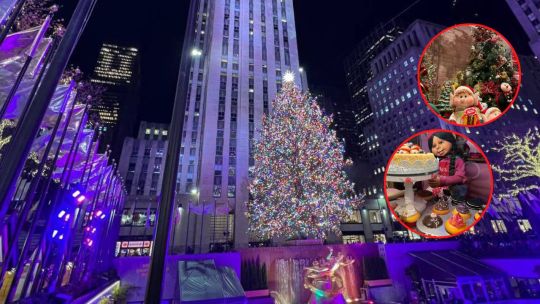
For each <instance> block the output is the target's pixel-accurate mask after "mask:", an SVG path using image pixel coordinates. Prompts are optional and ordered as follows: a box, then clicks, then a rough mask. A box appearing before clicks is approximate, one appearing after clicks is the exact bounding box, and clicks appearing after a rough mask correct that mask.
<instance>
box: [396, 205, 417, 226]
mask: <svg viewBox="0 0 540 304" xmlns="http://www.w3.org/2000/svg"><path fill="white" fill-rule="evenodd" d="M400 211H401V213H400V214H399V215H400V217H401V219H402V220H403V221H404V222H405V223H408V224H416V221H418V219H419V218H420V213H419V212H418V211H417V210H416V209H415V208H414V206H413V205H412V204H405V206H404V208H402V209H401V210H400Z"/></svg>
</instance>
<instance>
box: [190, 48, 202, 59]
mask: <svg viewBox="0 0 540 304" xmlns="http://www.w3.org/2000/svg"><path fill="white" fill-rule="evenodd" d="M201 55H202V51H201V50H199V49H197V48H194V49H192V50H191V56H192V57H199V56H201Z"/></svg>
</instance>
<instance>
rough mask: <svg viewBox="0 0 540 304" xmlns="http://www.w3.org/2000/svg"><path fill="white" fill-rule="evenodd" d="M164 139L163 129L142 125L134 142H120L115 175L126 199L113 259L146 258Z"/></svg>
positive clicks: (151, 239) (149, 124)
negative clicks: (121, 180) (124, 186)
mask: <svg viewBox="0 0 540 304" xmlns="http://www.w3.org/2000/svg"><path fill="white" fill-rule="evenodd" d="M167 138H168V126H167V125H164V124H158V123H149V122H145V121H143V122H141V125H140V127H139V132H138V135H137V137H136V138H133V137H127V138H125V139H124V145H123V147H122V154H121V156H120V161H119V163H118V172H119V173H120V175H121V176H122V178H123V179H124V182H125V185H126V190H127V194H128V196H127V199H126V202H125V204H124V209H123V210H122V218H121V223H120V224H121V225H120V231H119V236H118V241H117V243H116V251H115V255H116V256H134V255H135V256H136V255H149V254H150V248H151V246H152V244H153V241H154V240H153V238H152V237H153V235H154V227H155V224H156V215H157V207H158V195H159V194H160V193H159V191H160V190H161V184H162V182H163V166H164V164H165V158H166V157H167Z"/></svg>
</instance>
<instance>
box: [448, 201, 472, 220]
mask: <svg viewBox="0 0 540 304" xmlns="http://www.w3.org/2000/svg"><path fill="white" fill-rule="evenodd" d="M452 214H459V215H461V217H462V218H463V219H464V220H468V219H470V218H471V211H470V210H469V207H467V206H466V205H465V204H459V205H457V206H456V209H454V210H452Z"/></svg>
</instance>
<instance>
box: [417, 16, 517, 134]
mask: <svg viewBox="0 0 540 304" xmlns="http://www.w3.org/2000/svg"><path fill="white" fill-rule="evenodd" d="M461 26H478V27H483V28H485V29H488V30H490V31H492V32H494V33H495V34H497V35H498V36H499V37H500V38H502V39H503V40H504V41H505V42H506V43H507V44H508V46H509V47H510V49H511V50H512V57H514V59H515V60H516V63H517V66H518V74H519V80H518V85H517V88H516V89H515V90H516V93H515V94H514V97H513V98H512V102H510V104H509V105H508V107H507V108H506V109H505V110H504V111H503V112H502V113H501V115H499V116H498V117H496V118H495V119H493V120H490V121H487V122H484V123H482V124H477V125H463V124H458V123H457V122H453V121H450V120H448V119H446V118H444V117H442V115H440V114H439V113H437V112H436V111H435V110H434V109H433V108H432V107H431V106H430V105H429V101H428V100H427V98H426V96H424V93H423V92H422V89H421V88H420V83H421V82H420V66H421V64H422V61H423V60H424V56H425V54H426V52H427V50H428V48H429V47H431V45H432V44H433V42H434V41H435V39H437V38H438V37H439V36H441V35H442V34H444V33H445V32H448V31H450V30H452V29H454V28H457V27H461ZM522 81H523V74H522V72H521V62H520V61H519V57H518V55H517V53H516V50H515V49H514V47H513V46H512V44H511V43H510V41H508V39H506V37H504V36H503V35H502V34H501V33H499V32H498V31H497V30H495V29H493V28H491V27H489V26H487V25H483V24H479V23H459V24H455V25H452V26H449V27H447V28H445V29H443V30H442V31H440V32H439V33H437V34H436V35H435V36H433V37H432V38H431V39H430V40H429V42H428V43H427V44H426V46H425V47H424V50H423V51H422V54H421V55H420V59H419V60H418V64H417V69H416V82H417V84H418V92H420V96H421V97H422V100H423V101H424V104H425V105H426V107H427V108H428V109H429V110H430V111H431V113H433V114H435V115H436V116H437V117H438V118H439V119H442V120H443V121H444V122H445V123H447V124H450V125H453V126H456V127H464V128H476V127H482V126H485V125H488V124H490V123H492V122H495V121H497V120H499V119H500V118H501V117H503V116H504V114H506V113H507V112H508V110H510V108H512V105H514V102H515V101H516V99H517V97H518V95H519V91H520V89H521V83H522Z"/></svg>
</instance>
